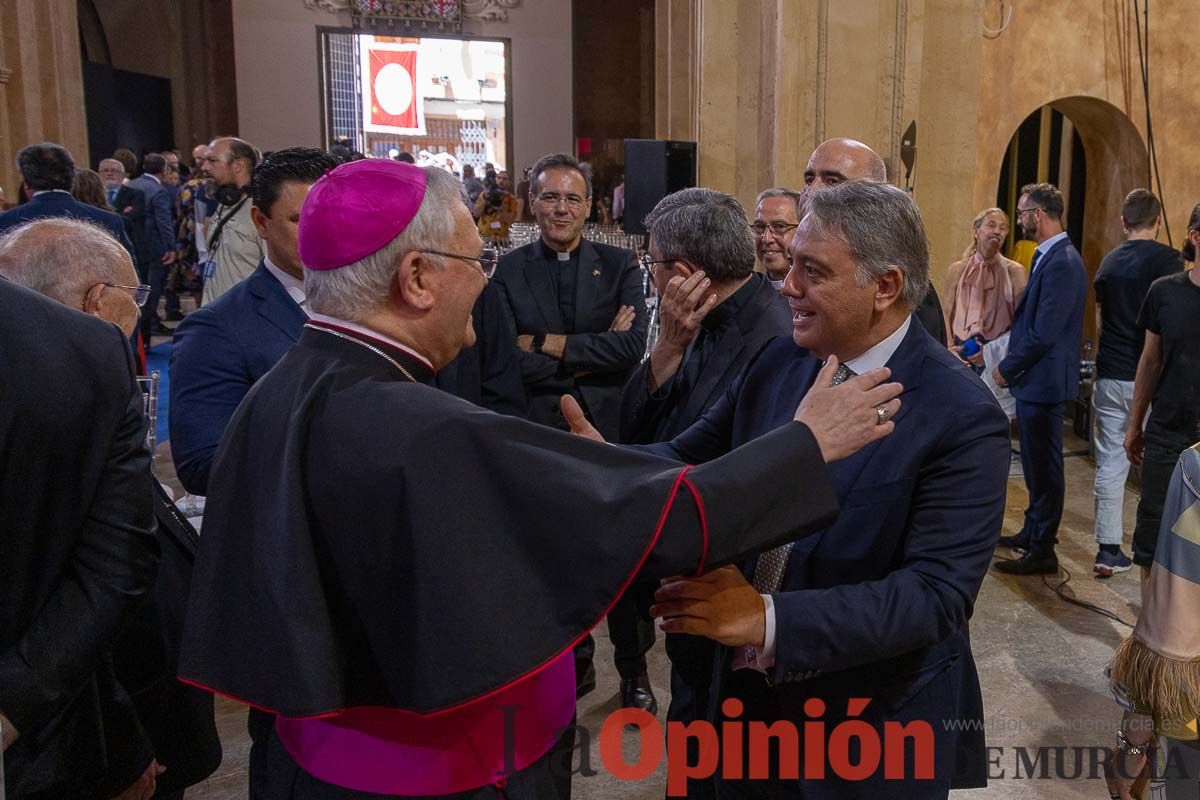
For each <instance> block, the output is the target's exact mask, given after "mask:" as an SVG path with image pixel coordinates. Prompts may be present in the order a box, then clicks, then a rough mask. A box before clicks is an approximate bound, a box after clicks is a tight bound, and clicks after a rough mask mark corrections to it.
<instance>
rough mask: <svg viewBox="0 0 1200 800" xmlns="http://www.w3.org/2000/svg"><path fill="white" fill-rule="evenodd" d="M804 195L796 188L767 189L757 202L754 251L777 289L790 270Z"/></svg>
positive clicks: (753, 226)
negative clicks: (793, 243)
mask: <svg viewBox="0 0 1200 800" xmlns="http://www.w3.org/2000/svg"><path fill="white" fill-rule="evenodd" d="M803 205H804V194H803V193H802V192H797V191H795V190H794V189H764V190H763V191H762V192H760V193H759V195H758V199H757V200H755V201H754V224H753V225H751V226H750V229H751V230H752V231H753V232H754V250H755V253H756V254H757V255H758V263H759V264H761V265H762V268H763V271H764V272H766V273H767V277H768V278H770V280H771V285H772V286H774V287H775V289H776V290H778V289H781V288H783V279H784V278H785V277H787V274H788V270H789V269H791V267H792V264H791V255H790V253H791V247H792V234H794V233H795V231H796V228H797V227H798V226H799V225H800V215H801V214H802V213H803V211H802V209H803Z"/></svg>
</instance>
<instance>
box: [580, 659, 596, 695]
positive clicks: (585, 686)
mask: <svg viewBox="0 0 1200 800" xmlns="http://www.w3.org/2000/svg"><path fill="white" fill-rule="evenodd" d="M595 688H596V667H595V665H593V664H588V665H587V669H585V670H584V671H583V674H582V675H579V676H577V677H576V678H575V699H576V700H578V699H579V698H581V697H583V696H584V695H585V694H587V693H588V692H591V691H593V690H594V689H595Z"/></svg>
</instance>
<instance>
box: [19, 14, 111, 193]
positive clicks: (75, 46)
mask: <svg viewBox="0 0 1200 800" xmlns="http://www.w3.org/2000/svg"><path fill="white" fill-rule="evenodd" d="M0 67H3V69H4V70H6V71H7V73H8V74H7V77H6V78H5V79H4V80H3V84H2V91H3V95H2V100H3V107H2V108H0V115H2V116H0V137H2V138H0V162H3V163H2V164H0V180H3V181H4V188H5V191H6V192H13V193H14V194H13V196H14V197H15V192H16V188H17V184H18V183H19V179H18V178H17V177H16V175H15V172H16V168H15V165H14V164H13V159H14V158H15V156H16V153H17V151H18V150H20V149H21V148H22V147H24V146H25V145H27V144H32V143H35V142H41V141H52V142H57V143H59V144H61V145H63V146H64V147H66V148H67V149H69V150H70V151H71V154H72V155H73V156H74V157H75V161H76V162H78V163H80V164H87V163H89V160H90V159H89V157H88V156H89V153H88V146H87V116H86V113H85V110H84V96H83V70H82V68H81V66H80V49H79V23H78V19H77V16H76V5H75V0H0Z"/></svg>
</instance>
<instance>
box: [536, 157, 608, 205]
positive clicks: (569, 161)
mask: <svg viewBox="0 0 1200 800" xmlns="http://www.w3.org/2000/svg"><path fill="white" fill-rule="evenodd" d="M548 169H573V170H575V171H576V172H578V173H579V174H580V175H582V176H583V196H584V197H591V196H592V165H591V164H583V163H580V161H579V160H578V159H577V158H574V157H573V156H569V155H567V154H566V153H553V154H551V155H548V156H542V157H541V158H539V159H538V160H537V163H536V164H534V165H533V169H532V170H530V172H529V191H530V192H531V193H532V194H534V195H536V194H537V193H538V192H539V191H541V190H540V189H538V180H539V179H540V178H541V177H542V173H543V172H545V171H546V170H548Z"/></svg>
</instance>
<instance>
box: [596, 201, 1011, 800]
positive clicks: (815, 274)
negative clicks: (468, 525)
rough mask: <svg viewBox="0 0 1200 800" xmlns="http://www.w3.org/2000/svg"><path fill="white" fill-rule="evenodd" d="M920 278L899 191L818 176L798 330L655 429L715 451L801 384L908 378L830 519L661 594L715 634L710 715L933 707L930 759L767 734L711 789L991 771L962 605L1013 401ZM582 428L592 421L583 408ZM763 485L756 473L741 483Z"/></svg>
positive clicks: (779, 790)
mask: <svg viewBox="0 0 1200 800" xmlns="http://www.w3.org/2000/svg"><path fill="white" fill-rule="evenodd" d="M928 282H929V249H928V243H927V241H926V239H925V229H924V226H923V224H922V222H921V217H920V212H919V211H918V210H917V207H916V205H915V204H914V203H913V201H912V198H911V197H909V195H908V194H907V193H905V192H904V191H903V190H901V189H898V188H896V187H894V186H888V185H887V184H882V183H877V182H874V181H861V180H856V181H847V182H845V183H844V184H842V185H839V186H833V187H829V188H826V189H823V190H821V191H817V192H813V193H812V194H811V195H809V197H808V205H807V211H806V214H805V216H804V219H803V220H802V221H801V223H800V227H799V228H798V229H797V230H796V235H795V237H794V238H793V240H792V269H791V271H789V272H788V276H787V278H786V279H785V281H784V287H783V296H784V297H785V298H787V301H788V304H789V306H790V309H791V311H792V314H793V319H792V337H791V339H790V340H789V339H787V338H784V337H780V338H776V339H774V340H772V341H771V342H769V343H768V344H767V345H766V346H765V347H764V348H763V349H762V350H761V351H760V352H759V353H758V354H757V355H756V356H755V357H754V359H753V360H751V362H750V363H749V364H747V366H746V368H745V369H744V370H743V371H742V373H741V374H740V375H739V376H738V377H737V378H736V379H735V380H734V381H733V382H732V383H731V384H730V386H729V388H728V390H727V391H726V393H725V394H724V396H723V397H722V398H721V399H720V400H718V401H717V402H716V403H715V404H714V405H713V406H712V408H710V409H709V411H708V412H707V413H706V414H705V415H704V416H702V417H701V418H700V419H699V421H697V422H696V423H695V424H694V425H692V426H691V427H690V428H688V429H687V430H686V431H684V432H683V433H681V434H680V435H679V436H676V437H675V438H674V439H672V440H671V441H669V442H665V443H662V444H656V445H648V446H645V447H644V448H643V449H645V450H646V451H649V452H651V453H655V454H657V455H662V456H665V457H668V458H674V459H678V460H682V461H685V462H687V463H692V464H702V463H707V462H710V461H712V460H713V459H719V458H721V457H722V456H724V455H725V454H726V453H728V452H729V450H730V449H731V448H734V447H738V446H740V445H742V444H743V443H744V442H747V441H752V440H754V439H755V438H756V437H760V436H763V435H773V434H772V433H771V432H772V431H774V430H776V429H777V428H778V427H779V426H780V425H783V424H786V421H787V419H788V415H787V408H789V407H790V406H792V405H794V404H795V403H796V402H797V401H798V400H800V399H801V398H803V397H805V396H806V393H808V392H814V391H817V390H818V389H819V388H821V387H824V386H828V385H830V384H838V383H839V382H843V381H854V380H858V378H854V377H853V375H854V374H856V373H857V374H860V375H861V374H862V373H870V372H872V371H873V370H876V369H879V368H882V367H886V368H887V369H888V370H890V372H891V379H892V380H894V381H897V382H898V383H900V384H902V385H903V386H904V394H903V395H902V396H901V405H900V407H899V410H898V411H897V410H896V409H895V408H891V407H886V406H881V407H879V408H878V409H877V410H876V415H877V419H878V421H880V422H881V423H882V424H885V425H887V424H892V423H893V422H894V424H895V426H896V427H895V431H894V433H892V434H891V435H890V436H888V437H887V438H886V439H884V440H883V441H881V442H879V443H878V444H876V445H872V446H870V447H868V448H866V449H865V450H863V451H861V452H859V453H858V454H856V455H854V456H852V457H851V458H849V459H847V460H846V461H844V462H842V463H840V464H838V465H837V466H835V467H834V468H833V470H832V472H833V475H834V485H835V487H836V490H837V493H838V498H839V502H840V507H841V511H840V513H839V515H838V518H837V520H836V521H834V522H833V523H832V524H831V525H830V526H829V527H828V528H827V529H826V530H825V531H823V532H822V533H820V534H818V535H817V536H814V537H810V538H807V539H802V540H798V541H796V542H794V543H789V544H785V545H781V546H779V547H777V548H773V549H771V550H768V551H766V552H764V553H762V554H761V555H759V556H758V557H757V558H752V559H750V560H747V561H744V562H742V565H741V566H742V569H741V570H739V569H737V568H736V567H727V568H723V569H719V570H715V571H712V572H709V573H707V574H705V575H702V576H701V577H698V578H688V579H676V580H674V581H671V582H669V583H667V584H665V585H664V586H663V587H662V588H660V589H659V590H658V592H657V593H656V595H655V601H656V603H655V606H653V607H652V608H651V609H650V613H651V614H653V615H654V616H656V617H663V618H664V620H665V621H664V623H663V625H662V628H663V630H665V631H666V632H668V633H688V634H693V635H700V636H705V637H707V638H709V639H712V640H714V641H715V642H717V643H719V644H720V645H722V647H719V648H717V651H718V653H717V657H716V658H715V659H714V660H713V661H711V662H710V666H711V669H712V672H711V673H710V674H712V675H713V676H714V680H713V681H712V684H711V687H710V689H709V692H710V697H711V701H710V702H709V703H708V719H709V721H711V722H714V723H716V722H719V721H720V719H721V718H722V717H724V716H734V715H735V714H731V713H729V712H719V711H718V709H720V708H721V707H722V706H726V707H734V708H738V709H739V712H737V713H736V716H738V721H739V724H740V723H741V722H742V721H750V722H759V723H767V724H769V723H773V722H775V721H777V720H786V721H789V722H791V723H793V724H794V725H795V726H796V728H797V729H798V730H799V734H800V741H799V742H798V743H796V744H792V745H790V747H793V748H794V747H796V746H799V747H800V752H812V751H813V750H812V744H809V743H807V739H808V737H810V736H814V735H815V736H820V742H819V743H818V744H817V747H820V746H822V745H823V744H824V743H825V734H824V733H815V732H813V728H814V726H812V725H810V724H804V723H807V722H808V720H809V719H811V718H813V717H818V716H819V717H820V719H821V721H822V723H823V724H824V726H825V727H823V728H821V730H823V731H829V730H835V729H837V728H838V726H839V725H841V724H842V723H843V722H845V721H847V720H849V719H852V718H853V719H855V722H854V724H855V725H867V726H869V727H870V728H872V729H873V731H874V734H873V735H874V736H880V737H882V736H883V732H884V730H885V727H886V728H887V729H891V728H893V727H894V726H896V725H900V726H903V725H907V724H909V723H911V722H914V721H917V720H921V721H924V722H926V723H928V725H929V726H930V728H931V729H932V730H931V736H932V739H933V742H932V745H933V747H932V750H933V752H932V753H931V754H930V755H932V761H933V764H934V773H933V775H932V776H929V779H927V780H920V779H918V778H917V776H916V774H915V773H914V769H913V762H912V760H911V758H910V757H908V755H907V754H898V758H897V759H895V760H894V761H889V769H888V770H887V772H888V773H892V772H893V771H898V772H900V774H901V775H902V776H903V777H901V778H899V779H890V778H889V777H885V774H884V769H883V767H882V766H881V765H880V764H879V763H878V762H875V761H870V760H869V759H868V761H870V763H872V764H875V765H876V767H875V768H872V769H871V770H870V771H869V774H867V775H865V776H864V780H862V781H860V782H850V781H844V780H841V779H840V778H838V777H836V776H834V775H829V776H827V777H825V778H824V779H819V777H818V776H816V775H813V774H812V772H811V771H809V770H805V772H806V773H807V774H806V777H805V778H804V779H801V780H799V781H797V780H796V779H795V778H794V777H793V778H791V779H788V778H787V777H785V776H784V775H782V774H781V773H780V769H779V766H780V763H779V760H778V757H777V756H776V755H774V754H766V753H761V752H760V753H755V754H754V755H753V756H752V757H751V758H752V759H753V761H758V760H759V758H760V757H762V756H764V755H765V756H766V757H767V758H766V760H767V761H768V764H767V765H765V766H766V767H767V771H768V776H766V779H765V780H754V781H745V782H737V781H736V780H735V778H736V777H738V776H734V775H730V774H728V773H727V774H726V775H724V776H723V777H722V778H721V779H720V780H719V781H718V783H717V787H716V789H717V796H718V797H721V798H725V797H803V798H808V800H825V799H826V798H844V797H851V796H855V797H867V796H869V797H872V798H875V797H880V798H898V799H900V798H902V799H903V800H910V799H911V798H914V797H921V798H932V797H945V796H946V795H947V793H948V792H949V790H950V789H951V788H967V787H972V786H981V785H984V784H985V783H986V775H987V758H986V751H985V747H984V739H983V731H984V725H983V704H982V700H981V697H980V689H979V678H978V674H977V672H976V669H975V663H974V660H973V658H972V655H971V645H970V636H969V630H968V621H969V620H970V618H971V614H972V610H973V606H974V602H975V598H976V595H977V594H978V592H979V587H980V584H981V583H982V582H983V577H984V575H985V574H986V572H987V568H988V563H989V562H990V560H991V554H992V550H993V549H994V545H995V540H996V535H997V534H998V533H999V532H1000V527H1001V525H1002V524H1003V519H1004V497H1005V490H1006V486H1007V480H1008V447H1009V445H1008V420H1007V419H1006V417H1005V415H1004V412H1003V411H1002V410H1001V409H1000V406H999V405H998V404H997V403H996V400H995V398H994V397H993V396H992V394H991V392H990V391H988V389H987V387H986V386H984V384H983V383H982V382H981V381H980V380H979V379H978V378H977V377H976V376H975V374H974V373H973V372H971V371H970V370H969V369H967V367H965V366H964V365H963V364H962V363H961V362H959V361H958V359H956V358H955V357H954V356H953V355H952V354H951V353H950V352H949V351H947V350H946V346H945V344H944V343H943V342H939V341H937V340H935V339H933V338H932V337H931V336H929V335H928V334H927V333H926V332H925V331H924V330H923V329H922V328H921V326H920V325H919V324H918V323H916V322H914V321H913V311H914V309H916V308H917V306H918V305H919V304H920V302H921V298H923V297H924V296H925V293H926V290H927V286H928ZM947 409H953V411H954V413H952V414H951V413H947ZM576 430H577V431H578V432H580V433H587V434H592V435H594V432H593V431H589V430H587V427H586V426H585V425H583V424H582V423H580V422H577V423H576ZM763 489H765V487H758V486H748V487H747V496H748V498H749V497H750V496H753V495H755V494H756V493H757V492H758V491H762V490H763ZM747 502H748V503H749V502H750V501H749V499H748V500H747ZM856 698H861V699H859V700H856ZM731 700H737V701H739V702H740V706H728V705H727V701H731ZM814 701H819V705H817V704H815V703H814ZM814 707H816V708H820V709H821V711H819V712H818V711H812V710H811V709H813V708H814ZM724 738H725V741H724V742H722V743H720V744H721V747H722V748H723V749H724V752H725V754H726V755H725V758H726V759H730V758H732V754H733V753H739V754H740V757H741V759H742V761H741V763H743V764H744V763H747V761H746V758H747V754H746V752H745V740H743V741H742V742H741V743H739V742H738V741H737V740H735V739H733V738H731V737H728V736H726V737H724ZM864 741H865V739H864ZM692 788H693V787H689V789H692ZM697 791H702V790H699V789H697ZM689 796H696V794H695V793H690V794H689Z"/></svg>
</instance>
